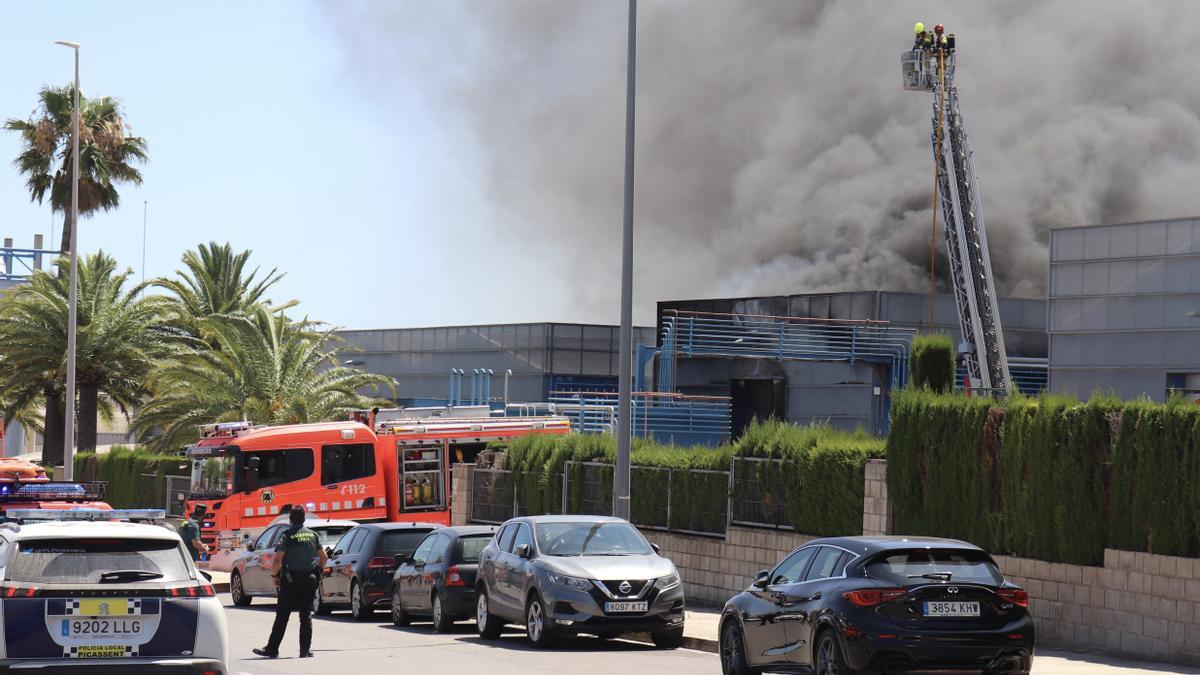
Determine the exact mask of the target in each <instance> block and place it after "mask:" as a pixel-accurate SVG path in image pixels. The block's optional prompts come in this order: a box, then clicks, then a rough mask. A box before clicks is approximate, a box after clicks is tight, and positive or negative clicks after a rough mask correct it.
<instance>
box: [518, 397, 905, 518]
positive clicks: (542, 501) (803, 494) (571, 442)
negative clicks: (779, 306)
mask: <svg viewBox="0 0 1200 675" xmlns="http://www.w3.org/2000/svg"><path fill="white" fill-rule="evenodd" d="M507 448H508V458H507V467H508V468H509V469H510V470H512V471H513V480H514V486H515V487H516V490H517V494H518V501H519V502H520V503H521V504H523V505H524V507H525V509H526V510H527V511H528V512H529V513H558V512H559V511H561V508H562V504H561V500H562V479H561V475H562V472H563V471H564V470H565V469H566V463H567V462H568V461H575V462H587V461H595V462H601V463H606V464H612V463H613V462H614V461H615V458H616V442H615V438H614V437H613V436H609V435H605V436H583V435H579V434H569V435H566V436H538V437H529V438H520V439H514V440H513V441H511V442H510V443H509V444H508V446H507ZM735 455H736V456H743V457H759V458H766V459H775V460H780V461H778V462H762V463H757V464H756V465H755V467H754V470H755V471H756V472H758V473H757V479H758V483H757V487H758V493H759V494H758V495H754V496H751V497H752V498H758V499H762V500H763V501H767V502H769V501H771V500H773V499H775V500H779V501H784V500H786V502H787V504H788V509H787V513H786V514H785V517H786V519H787V522H788V523H790V524H791V525H792V526H793V527H794V528H795V529H796V530H797V531H799V532H805V533H809V534H818V535H846V534H856V533H858V532H860V531H861V528H862V504H863V478H864V476H863V474H864V470H865V468H864V467H865V464H866V461H867V460H868V459H872V458H879V457H882V456H883V443H882V441H880V440H879V439H877V438H875V437H873V436H870V435H868V434H866V433H856V434H847V433H845V432H840V431H835V430H833V429H830V428H828V427H798V426H794V425H790V424H786V423H783V422H778V421H770V422H762V423H759V422H756V423H754V424H752V425H751V426H750V428H749V429H748V430H747V432H746V433H745V434H744V435H743V437H742V438H741V439H740V440H739V441H738V442H737V443H736V444H734V445H728V446H722V447H719V448H708V447H696V448H682V447H678V446H673V445H662V444H658V443H655V442H653V441H651V440H647V439H640V438H638V439H634V444H633V451H632V454H631V457H630V461H631V464H633V466H635V467H644V468H643V469H635V470H634V471H633V475H632V481H631V485H630V492H631V497H632V504H631V516H632V519H633V521H634V522H636V523H639V524H645V525H658V526H662V525H667V524H668V519H667V494H668V481H669V483H670V484H669V487H670V495H671V507H670V518H669V525H670V527H671V528H672V529H679V530H696V531H704V532H720V531H723V530H724V527H725V523H726V518H727V515H726V510H727V502H728V499H729V496H730V495H729V479H728V477H727V475H726V474H724V473H703V472H687V471H682V470H684V469H703V470H707V471H718V472H727V471H729V470H730V464H731V461H732V458H733V457H734V456H735ZM654 468H657V469H676V471H674V472H672V473H671V475H670V477H669V478H668V472H667V471H654V470H651V469H654ZM740 470H745V467H744V466H743V467H740ZM582 473H583V469H582V467H580V466H578V465H576V466H574V467H572V475H571V476H570V477H569V480H570V481H571V482H572V484H575V485H578V484H580V481H581V480H582V479H583V475H582ZM601 475H602V485H601V499H602V500H603V499H605V497H607V499H608V500H609V501H611V497H612V472H611V471H604V472H602V473H601ZM580 493H581V491H580V490H572V491H571V494H570V495H569V496H570V498H571V500H572V503H571V504H570V505H569V508H570V510H571V511H572V512H578V511H579V510H580V501H579V500H580ZM606 503H607V502H606ZM781 524H783V523H781Z"/></svg>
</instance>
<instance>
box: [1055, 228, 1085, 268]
mask: <svg viewBox="0 0 1200 675" xmlns="http://www.w3.org/2000/svg"><path fill="white" fill-rule="evenodd" d="M1050 252H1051V259H1052V260H1059V261H1067V260H1082V259H1083V230H1075V229H1069V228H1067V229H1061V230H1051V231H1050Z"/></svg>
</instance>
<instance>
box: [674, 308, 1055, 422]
mask: <svg viewBox="0 0 1200 675" xmlns="http://www.w3.org/2000/svg"><path fill="white" fill-rule="evenodd" d="M934 310H935V311H934V319H933V322H932V323H931V322H930V313H929V296H927V295H924V294H918V293H893V292H888V291H862V292H848V293H815V294H804V295H788V296H770V297H757V298H723V299H714V300H677V301H666V302H660V303H658V317H659V326H660V330H659V340H660V341H659V343H658V346H659V348H660V350H661V351H660V355H659V359H660V364H659V368H658V370H657V382H658V386H659V388H660V389H662V388H669V389H673V390H674V391H678V392H680V393H683V394H691V395H706V396H728V397H730V399H731V401H730V402H731V407H732V421H731V426H732V429H731V431H732V433H733V435H734V436H736V435H737V434H738V433H739V432H740V431H741V429H743V428H744V427H745V426H746V424H748V423H749V421H750V420H751V419H753V418H756V417H757V418H765V417H776V418H779V419H786V420H790V421H793V422H797V423H801V424H807V423H812V422H820V421H828V422H830V423H831V424H834V425H836V426H839V427H843V428H848V429H855V428H862V429H866V430H868V431H871V432H873V433H883V432H884V431H886V427H887V415H888V400H889V399H888V396H889V392H890V390H891V389H892V388H893V387H894V386H898V385H900V384H903V382H904V381H906V379H907V377H906V375H905V374H904V371H905V369H906V368H907V351H906V347H905V351H903V352H897V351H896V349H897V347H895V345H897V344H899V343H903V342H906V341H907V340H911V337H912V336H913V335H914V334H915V333H917V332H941V333H945V334H947V335H950V336H951V338H952V339H953V340H954V341H955V343H956V344H957V343H959V342H960V341H961V335H960V334H959V330H958V323H957V321H958V319H957V317H958V315H957V313H956V311H955V306H954V298H953V296H951V295H938V296H937V298H936V304H935V307H934ZM999 310H1000V317H1001V321H1002V325H1003V327H1004V339H1005V344H1006V346H1007V352H1008V356H1009V360H1010V367H1011V368H1012V370H1013V379H1014V381H1015V382H1016V383H1017V384H1018V385H1019V386H1021V388H1022V389H1024V390H1026V391H1036V390H1039V389H1041V388H1042V387H1044V383H1045V358H1046V354H1047V341H1046V304H1045V302H1044V301H1042V300H1037V299H1016V298H1002V299H1000V301H999ZM776 333H777V334H776ZM689 343H691V345H692V346H689ZM695 345H700V347H699V348H698V347H696V346H695ZM668 359H669V360H670V363H667V362H666V360H668ZM664 380H667V382H665V383H664ZM664 384H665V385H666V386H665V387H664Z"/></svg>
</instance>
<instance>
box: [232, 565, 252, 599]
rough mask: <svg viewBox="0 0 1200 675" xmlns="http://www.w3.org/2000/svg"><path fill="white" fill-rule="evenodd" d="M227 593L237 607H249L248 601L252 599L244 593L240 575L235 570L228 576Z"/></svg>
mask: <svg viewBox="0 0 1200 675" xmlns="http://www.w3.org/2000/svg"><path fill="white" fill-rule="evenodd" d="M229 595H230V596H231V597H232V598H233V604H234V605H236V606H237V607H249V606H250V602H251V601H252V600H253V599H254V598H251V597H250V596H249V595H246V589H245V588H244V587H243V586H242V575H240V574H238V573H237V572H234V573H233V576H232V577H230V578H229Z"/></svg>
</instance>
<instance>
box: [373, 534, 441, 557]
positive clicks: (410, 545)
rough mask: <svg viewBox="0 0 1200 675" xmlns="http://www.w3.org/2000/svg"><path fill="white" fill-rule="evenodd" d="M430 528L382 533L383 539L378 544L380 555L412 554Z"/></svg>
mask: <svg viewBox="0 0 1200 675" xmlns="http://www.w3.org/2000/svg"><path fill="white" fill-rule="evenodd" d="M429 532H430V530H392V531H390V532H384V533H383V541H382V542H380V544H379V553H380V555H397V554H402V555H412V552H413V551H415V550H417V544H420V543H421V540H422V539H424V538H425V535H427V534H429Z"/></svg>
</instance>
